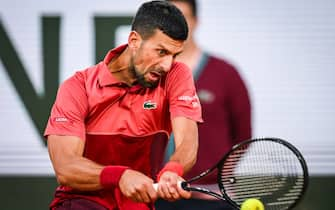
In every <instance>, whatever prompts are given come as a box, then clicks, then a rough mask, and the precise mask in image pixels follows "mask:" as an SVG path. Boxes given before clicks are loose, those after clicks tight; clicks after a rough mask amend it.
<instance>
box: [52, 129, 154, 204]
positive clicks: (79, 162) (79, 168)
mask: <svg viewBox="0 0 335 210" xmlns="http://www.w3.org/2000/svg"><path fill="white" fill-rule="evenodd" d="M84 145H85V142H84V141H83V140H82V139H80V138H78V137H75V136H57V135H50V136H49V137H48V150H49V155H50V159H51V161H52V164H53V167H54V170H55V172H56V177H57V181H58V182H59V184H61V185H63V186H69V187H71V188H73V189H76V190H81V191H94V190H100V189H102V188H103V186H102V185H101V183H100V174H101V171H102V170H103V169H104V167H105V166H103V165H99V164H97V163H95V162H93V161H91V160H89V159H87V158H85V157H83V152H84ZM152 183H153V180H152V179H150V178H149V177H147V176H145V175H144V174H142V173H140V172H137V171H134V170H131V169H127V170H126V171H125V172H124V173H123V174H122V176H121V178H120V181H119V187H120V190H121V191H122V193H123V194H124V195H125V196H126V197H129V198H130V199H132V200H134V201H137V202H146V203H149V202H153V201H155V200H156V198H157V194H156V191H155V190H154V189H153V187H152Z"/></svg>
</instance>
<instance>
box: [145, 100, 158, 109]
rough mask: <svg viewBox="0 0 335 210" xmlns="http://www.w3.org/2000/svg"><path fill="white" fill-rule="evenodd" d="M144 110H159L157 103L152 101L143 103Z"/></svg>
mask: <svg viewBox="0 0 335 210" xmlns="http://www.w3.org/2000/svg"><path fill="white" fill-rule="evenodd" d="M143 109H157V103H156V102H152V101H150V100H149V101H145V102H144V103H143Z"/></svg>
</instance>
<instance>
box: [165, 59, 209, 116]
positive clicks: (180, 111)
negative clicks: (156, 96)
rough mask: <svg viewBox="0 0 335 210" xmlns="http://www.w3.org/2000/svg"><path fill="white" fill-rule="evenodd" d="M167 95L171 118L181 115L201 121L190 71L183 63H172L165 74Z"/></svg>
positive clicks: (199, 106) (197, 98) (198, 102)
mask: <svg viewBox="0 0 335 210" xmlns="http://www.w3.org/2000/svg"><path fill="white" fill-rule="evenodd" d="M167 97H168V100H169V104H170V114H171V119H173V118H175V117H178V116H183V117H186V118H189V119H191V120H194V121H197V122H203V120H202V117H201V105H200V101H199V97H198V95H197V93H196V89H195V86H194V80H193V76H192V72H191V70H190V69H189V68H188V67H187V66H186V65H185V64H183V63H179V62H175V63H173V65H172V68H171V70H170V72H169V73H168V76H167Z"/></svg>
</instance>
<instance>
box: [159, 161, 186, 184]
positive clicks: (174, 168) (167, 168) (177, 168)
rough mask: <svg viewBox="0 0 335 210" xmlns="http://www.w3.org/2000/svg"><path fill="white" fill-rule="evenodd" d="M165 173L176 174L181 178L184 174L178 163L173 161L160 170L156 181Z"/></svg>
mask: <svg viewBox="0 0 335 210" xmlns="http://www.w3.org/2000/svg"><path fill="white" fill-rule="evenodd" d="M166 171H172V172H175V173H176V174H178V176H182V175H183V174H184V167H183V166H182V165H181V164H180V163H178V162H175V161H170V162H167V163H166V164H165V166H164V168H162V170H161V171H160V172H159V173H158V175H157V181H159V179H160V177H161V176H162V174H163V173H164V172H166Z"/></svg>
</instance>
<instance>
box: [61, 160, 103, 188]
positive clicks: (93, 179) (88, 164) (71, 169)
mask: <svg viewBox="0 0 335 210" xmlns="http://www.w3.org/2000/svg"><path fill="white" fill-rule="evenodd" d="M61 165H62V166H61V167H55V172H56V177H57V181H58V182H59V184H61V185H63V186H68V187H71V188H73V189H76V190H82V191H94V190H100V189H102V188H103V187H102V185H101V183H100V174H101V171H102V169H103V168H104V166H102V165H99V164H96V163H94V162H93V161H91V160H89V159H87V158H84V157H75V158H72V159H71V160H70V161H68V162H66V163H63V164H61Z"/></svg>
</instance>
